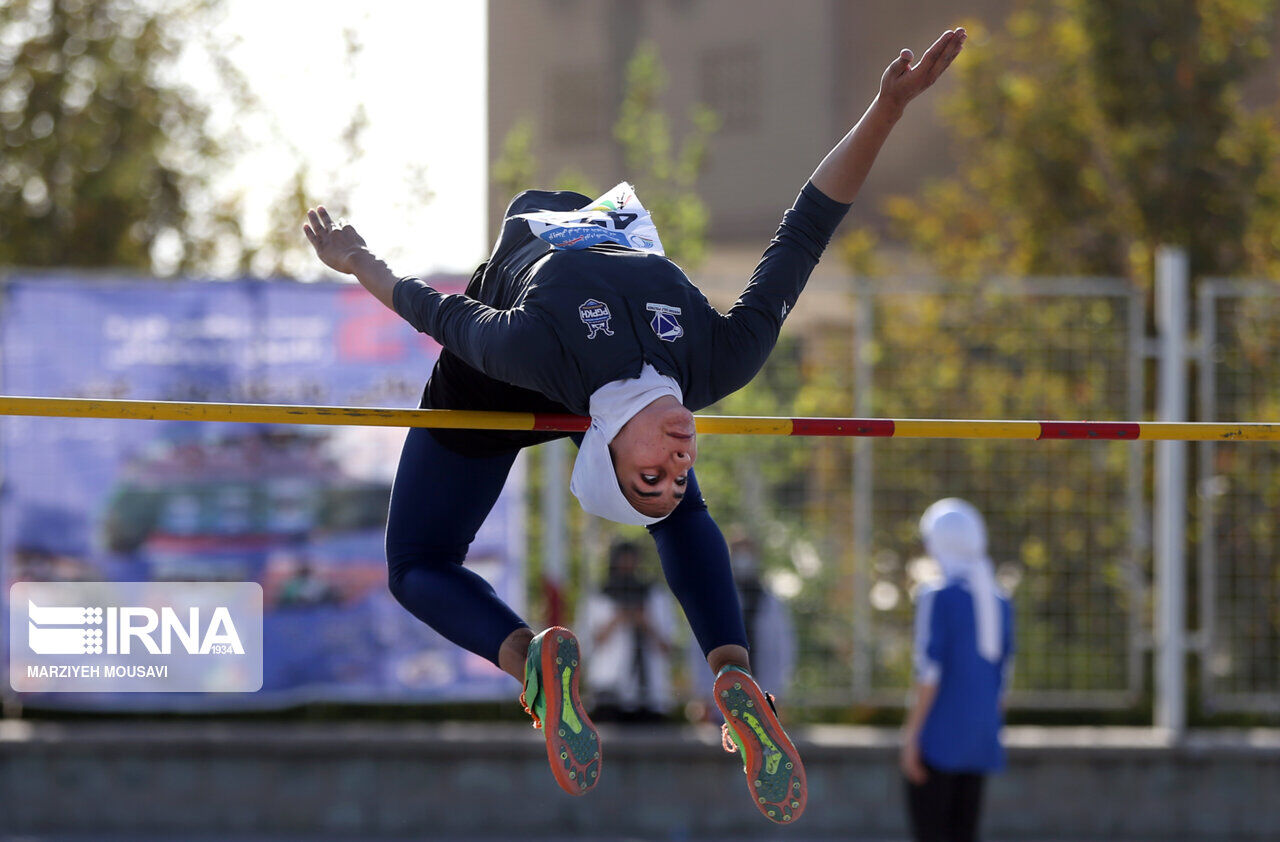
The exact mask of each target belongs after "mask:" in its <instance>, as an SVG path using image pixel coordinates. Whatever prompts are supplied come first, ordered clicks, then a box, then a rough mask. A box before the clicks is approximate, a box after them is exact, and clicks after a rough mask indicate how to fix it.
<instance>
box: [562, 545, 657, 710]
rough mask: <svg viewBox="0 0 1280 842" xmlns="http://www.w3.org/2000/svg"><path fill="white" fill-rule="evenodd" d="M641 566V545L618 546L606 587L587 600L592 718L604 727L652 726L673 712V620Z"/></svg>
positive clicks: (586, 643)
mask: <svg viewBox="0 0 1280 842" xmlns="http://www.w3.org/2000/svg"><path fill="white" fill-rule="evenodd" d="M641 561H642V559H641V555H640V548H639V546H638V545H636V544H633V543H631V542H629V541H624V542H619V543H616V544H614V545H613V547H611V548H610V550H609V568H608V572H607V574H606V576H605V581H604V585H603V587H602V588H601V589H600V592H599V593H595V594H592V595H591V596H590V597H588V599H587V606H586V620H585V623H584V625H585V632H586V633H585V635H584V636H583V641H582V643H583V648H584V650H586V652H587V653H589V658H590V659H589V660H588V661H587V663H589V664H590V667H589V668H588V669H587V672H586V685H587V688H588V690H589V691H590V693H591V695H592V697H593V700H594V707H593V709H592V711H591V715H592V717H594V718H595V719H597V720H600V721H615V722H653V721H657V720H659V719H662V718H663V717H664V716H665V715H666V714H667V712H668V710H669V709H670V707H671V657H670V656H671V632H672V628H673V627H674V618H673V617H672V613H671V606H670V603H669V602H668V600H667V598H666V596H665V594H664V593H663V592H662V591H661V590H659V589H658V588H655V587H653V584H652V582H651V581H650V580H649V579H648V577H646V576H645V575H644V573H643V570H642V564H641Z"/></svg>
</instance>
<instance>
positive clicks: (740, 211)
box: [489, 0, 1009, 297]
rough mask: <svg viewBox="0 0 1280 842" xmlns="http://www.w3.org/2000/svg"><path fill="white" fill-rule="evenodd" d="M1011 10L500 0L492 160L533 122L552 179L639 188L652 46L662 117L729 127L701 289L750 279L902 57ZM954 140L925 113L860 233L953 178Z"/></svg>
mask: <svg viewBox="0 0 1280 842" xmlns="http://www.w3.org/2000/svg"><path fill="white" fill-rule="evenodd" d="M1008 6H1009V0H977V2H972V3H969V4H966V5H965V9H964V11H963V14H962V13H961V12H959V11H957V8H956V6H955V4H954V3H950V2H947V0H917V1H916V2H913V3H912V4H911V5H910V13H909V14H904V7H903V5H902V4H901V3H899V2H892V1H891V0H885V1H884V2H881V0H866V2H851V1H850V0H801V2H773V0H643V1H642V2H631V3H621V2H618V3H613V2H584V1H583V0H542V2H533V3H530V2H523V0H490V3H489V149H490V159H491V160H492V159H493V158H494V157H496V156H497V155H498V154H499V152H500V150H501V149H502V144H503V140H504V139H505V138H506V136H507V134H508V132H510V131H511V129H512V127H513V126H515V125H516V124H517V123H518V122H519V121H521V120H529V121H530V122H531V123H532V125H533V126H534V127H535V139H534V147H535V153H536V155H537V158H538V161H539V164H540V169H541V172H540V177H542V178H550V177H552V175H553V174H555V173H558V172H561V171H562V170H564V169H566V168H572V169H574V170H578V171H581V172H582V173H584V174H585V175H587V176H588V177H589V178H591V179H592V180H593V181H595V182H597V183H599V184H600V185H602V186H603V187H608V186H609V185H612V184H613V183H615V182H616V181H618V180H620V179H623V178H626V177H627V173H626V172H625V171H624V165H623V162H622V160H621V155H620V152H619V150H618V148H617V144H615V143H613V142H612V133H613V125H614V123H615V121H616V120H617V116H618V115H617V105H618V103H619V101H620V100H621V95H622V91H623V89H624V84H625V74H626V66H627V62H628V60H629V59H630V58H631V56H632V55H633V53H634V52H635V49H636V47H637V45H638V44H640V43H642V42H644V41H649V42H652V43H654V44H656V45H657V46H658V49H659V51H660V53H661V57H662V61H663V64H664V66H665V70H666V73H667V76H668V87H667V90H666V94H665V102H664V105H665V107H666V111H667V113H668V114H670V115H672V118H673V120H674V126H673V133H674V135H675V137H676V138H677V139H680V138H683V137H684V135H685V134H686V132H687V130H688V125H687V122H688V121H687V115H688V113H689V111H690V109H691V108H692V107H693V106H695V105H696V104H699V103H701V104H705V105H707V106H709V107H710V108H711V109H712V110H714V111H715V112H717V114H719V116H720V119H721V126H720V129H719V131H718V132H717V133H716V135H715V138H714V140H713V147H712V151H711V155H710V157H709V160H708V163H707V167H706V169H705V172H704V174H703V176H702V179H701V181H700V184H699V187H700V189H701V191H702V195H704V196H705V197H707V198H708V199H709V200H710V201H712V202H714V207H713V212H712V221H711V229H710V240H711V245H712V254H711V255H710V257H709V260H708V263H707V265H705V266H704V267H702V270H701V271H699V273H698V274H699V278H700V279H701V278H703V277H704V276H705V277H707V278H718V277H720V276H726V277H733V278H737V279H745V275H743V272H744V271H745V272H749V271H750V267H751V266H752V265H754V262H755V259H756V258H758V257H759V254H760V252H761V251H762V250H763V248H764V245H765V244H766V243H767V242H768V239H769V237H770V236H771V235H772V233H773V230H774V229H775V228H776V227H777V224H778V220H779V218H780V217H781V213H782V211H783V210H785V209H786V208H787V207H788V206H789V205H790V203H791V201H792V199H793V198H794V197H795V194H796V191H797V190H798V189H799V187H800V185H801V184H803V182H804V179H805V177H806V176H808V175H809V173H810V172H811V171H812V169H813V167H814V166H815V165H816V164H817V162H818V161H819V160H820V159H821V156H822V155H823V154H825V153H826V151H827V150H828V149H829V148H830V147H831V145H832V144H833V143H834V142H835V141H836V140H837V139H839V138H840V137H841V136H842V135H843V134H844V133H845V132H846V131H847V130H848V128H849V127H850V126H851V125H852V124H853V122H854V121H856V120H857V118H858V116H859V115H860V114H861V113H862V110H863V109H864V108H865V107H866V105H867V104H868V103H869V102H870V101H871V99H872V98H873V97H874V96H875V93H876V90H877V89H878V86H879V81H880V74H881V72H882V71H883V70H884V67H885V66H886V65H887V64H888V62H889V61H891V60H892V59H893V58H894V56H895V55H896V54H897V51H898V50H899V49H900V48H902V47H910V48H911V49H913V50H915V51H916V53H917V55H918V54H920V53H921V52H922V51H923V50H924V49H925V48H926V47H928V45H929V44H930V43H932V41H933V39H934V38H935V37H936V36H937V35H938V34H939V33H940V32H942V31H943V30H944V29H947V28H948V27H951V26H955V25H957V24H958V23H960V22H961V21H962V20H973V19H974V18H977V19H981V20H986V21H989V22H990V24H991V25H995V24H998V23H999V22H1000V21H1001V20H1002V18H1003V15H1004V12H1005V10H1006V9H1007V8H1008ZM947 82H948V80H946V79H944V80H943V82H942V83H940V85H939V87H940V88H944V89H945V87H946V84H947ZM937 100H938V98H937V97H936V96H935V97H934V98H933V102H934V103H936V102H937ZM940 132H941V126H940V124H939V121H938V119H937V117H936V115H935V110H934V108H933V107H932V105H931V104H928V103H926V104H924V105H923V106H922V107H919V108H916V109H913V111H912V112H911V113H910V116H909V119H908V120H906V121H905V122H904V124H903V125H902V126H900V127H899V131H897V132H895V134H894V136H893V139H892V143H891V145H890V146H889V147H888V148H886V149H885V150H884V152H883V153H882V156H881V159H880V161H879V162H878V164H877V167H876V170H875V172H874V173H873V175H872V177H871V179H870V180H869V181H868V183H867V185H866V187H865V190H864V193H863V195H862V197H860V198H859V201H858V205H857V207H856V208H855V210H854V212H853V213H852V214H851V217H850V220H849V221H848V222H846V228H847V227H848V226H849V225H858V224H868V223H871V222H873V221H874V220H876V219H877V218H878V208H879V205H880V202H881V201H882V200H883V199H884V197H886V196H888V195H892V194H895V193H911V192H914V190H915V188H916V187H917V186H918V185H919V184H920V182H921V180H922V179H924V178H926V177H928V176H931V175H942V174H945V173H946V172H947V171H948V169H949V167H950V164H951V162H950V160H949V158H948V155H947V148H946V145H945V144H944V143H941V142H939V134H940ZM547 186H550V185H547ZM638 187H640V190H641V196H642V197H643V195H644V193H643V186H642V185H638ZM500 192H502V191H501V189H500V188H496V187H491V188H490V193H489V224H490V230H491V231H496V230H497V225H498V222H499V215H500V214H501V213H502V209H503V208H504V206H505V203H506V201H507V200H508V199H509V198H510V197H508V196H505V195H498V194H499V193H500ZM825 264H826V265H825V266H824V267H822V269H823V270H824V271H823V274H824V275H828V274H830V273H832V272H836V273H840V267H839V264H838V262H837V261H831V260H828V261H825ZM726 282H727V281H726ZM738 282H739V284H740V283H741V280H739V281H738ZM730 285H732V284H730ZM713 297H714V296H713Z"/></svg>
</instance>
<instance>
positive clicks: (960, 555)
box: [920, 497, 1003, 663]
mask: <svg viewBox="0 0 1280 842" xmlns="http://www.w3.org/2000/svg"><path fill="white" fill-rule="evenodd" d="M920 536H921V537H922V538H923V539H924V547H925V551H926V552H928V554H929V555H930V557H932V558H933V559H934V560H935V561H937V562H938V564H939V565H940V566H941V567H942V573H943V575H944V576H945V577H946V578H947V579H958V580H960V581H962V582H964V583H965V584H966V585H967V586H968V589H969V593H970V594H971V595H972V596H973V612H974V620H975V627H976V629H977V632H978V654H979V655H981V656H982V657H983V658H984V659H985V660H987V661H990V662H992V663H997V662H998V661H999V660H1000V655H1001V650H1002V649H1003V641H1002V637H1003V635H1002V633H1001V632H1002V629H1001V619H1000V601H999V589H998V588H997V586H996V579H995V570H994V569H993V565H992V563H991V559H990V558H988V557H987V528H986V526H985V525H984V524H983V522H982V515H981V514H980V513H979V512H978V510H977V509H976V508H974V506H973V505H972V504H970V503H967V502H965V501H964V500H961V499H959V498H957V497H947V498H945V499H943V500H939V501H938V502H936V503H934V504H933V505H932V506H930V507H929V508H928V509H926V510H925V512H924V515H923V516H922V517H921V518H920Z"/></svg>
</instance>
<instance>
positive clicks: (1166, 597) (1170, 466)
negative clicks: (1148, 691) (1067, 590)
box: [1153, 246, 1190, 740]
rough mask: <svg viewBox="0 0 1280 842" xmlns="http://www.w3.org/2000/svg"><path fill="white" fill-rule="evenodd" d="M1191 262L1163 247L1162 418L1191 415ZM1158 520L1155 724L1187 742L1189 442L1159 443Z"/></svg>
mask: <svg viewBox="0 0 1280 842" xmlns="http://www.w3.org/2000/svg"><path fill="white" fill-rule="evenodd" d="M1188 276H1189V263H1188V260H1187V253H1186V251H1185V250H1184V249H1181V248H1175V247H1171V246H1162V247H1161V248H1160V249H1159V250H1158V251H1157V252H1156V330H1157V332H1158V346H1159V350H1160V358H1159V373H1158V375H1157V380H1156V384H1157V389H1156V414H1157V419H1158V420H1160V421H1171V422H1183V421H1186V416H1187V363H1188V353H1187V313H1188V304H1187V302H1188V295H1189V286H1190V284H1189V277H1188ZM1154 510H1155V517H1154V523H1153V526H1154V527H1155V529H1154V531H1155V534H1154V536H1153V539H1154V540H1153V548H1154V551H1155V578H1156V617H1155V642H1156V663H1155V716H1154V720H1155V725H1156V727H1157V728H1162V729H1165V730H1166V731H1167V732H1168V734H1169V736H1170V738H1172V739H1173V740H1179V739H1181V737H1182V736H1183V734H1184V733H1185V731H1186V725H1187V712H1186V689H1187V688H1186V545H1185V542H1186V521H1187V445H1186V443H1185V442H1180V441H1160V442H1157V443H1156V459H1155V506H1154Z"/></svg>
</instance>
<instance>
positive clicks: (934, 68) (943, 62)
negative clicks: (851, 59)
mask: <svg viewBox="0 0 1280 842" xmlns="http://www.w3.org/2000/svg"><path fill="white" fill-rule="evenodd" d="M967 37H968V34H967V33H966V32H965V31H964V29H963V28H958V29H948V30H947V31H946V32H944V33H942V36H941V37H940V38H938V40H937V41H934V42H933V46H932V47H930V48H929V49H927V50H925V53H924V55H923V56H921V57H920V61H918V62H916V63H915V64H914V65H913V64H912V63H911V62H913V61H915V56H914V55H913V54H912V53H911V51H910V50H903V51H902V53H901V54H900V55H899V56H898V57H897V58H896V59H894V61H893V63H892V64H890V65H889V67H888V68H886V69H885V71H884V75H883V76H881V77H880V99H881V100H882V101H883V102H884V103H885V104H886V105H888V106H890V107H892V108H894V109H896V110H897V111H899V112H900V111H902V109H904V108H906V107H907V103H908V102H910V101H911V100H913V99H915V98H916V97H917V96H919V95H920V93H921V92H922V91H924V90H925V89H926V88H928V87H929V86H930V85H932V84H933V83H934V82H936V81H938V77H939V76H941V75H942V73H943V71H945V70H946V69H947V67H949V66H950V65H951V62H953V61H955V58H956V56H958V55H960V50H961V49H963V47H964V41H965V39H966V38H967Z"/></svg>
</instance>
